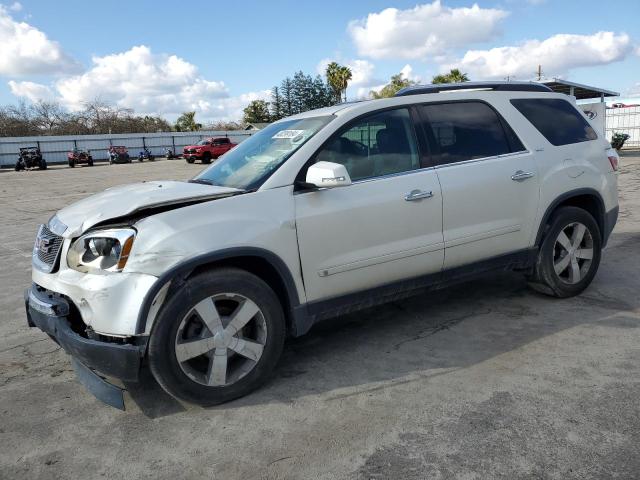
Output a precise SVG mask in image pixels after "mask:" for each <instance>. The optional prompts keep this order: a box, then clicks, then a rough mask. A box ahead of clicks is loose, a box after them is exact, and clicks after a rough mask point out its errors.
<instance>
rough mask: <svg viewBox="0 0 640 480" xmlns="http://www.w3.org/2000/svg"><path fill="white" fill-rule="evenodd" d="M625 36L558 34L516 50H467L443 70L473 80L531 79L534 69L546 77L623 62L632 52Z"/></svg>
mask: <svg viewBox="0 0 640 480" xmlns="http://www.w3.org/2000/svg"><path fill="white" fill-rule="evenodd" d="M632 48H633V47H632V45H631V39H630V38H629V36H628V35H627V34H624V33H623V34H615V33H613V32H597V33H594V34H593V35H571V34H564V33H563V34H558V35H553V36H552V37H549V38H547V39H546V40H542V41H540V40H528V41H526V42H524V43H523V44H521V45H519V46H510V47H497V48H492V49H490V50H469V51H468V52H467V53H466V54H465V55H464V57H463V58H462V59H461V60H459V61H457V62H455V63H451V64H448V65H444V66H443V71H448V70H449V69H450V68H460V69H461V70H462V71H463V72H465V73H468V74H469V76H470V77H471V78H473V79H474V80H480V79H489V78H503V77H506V76H512V77H513V76H515V77H519V78H523V79H525V78H532V77H533V76H534V72H535V70H536V69H537V67H538V65H542V70H543V72H544V73H545V74H546V76H548V77H556V76H561V75H562V74H565V73H566V72H568V71H569V70H571V69H573V68H578V67H587V66H593V65H604V64H607V63H611V62H616V61H618V60H622V59H624V58H625V57H626V56H627V55H628V54H629V53H630V52H631V50H632Z"/></svg>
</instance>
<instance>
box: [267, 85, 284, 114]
mask: <svg viewBox="0 0 640 480" xmlns="http://www.w3.org/2000/svg"><path fill="white" fill-rule="evenodd" d="M270 103H271V118H272V119H273V120H280V119H281V118H282V117H284V115H283V113H282V95H280V89H278V87H273V88H272V89H271V102H270Z"/></svg>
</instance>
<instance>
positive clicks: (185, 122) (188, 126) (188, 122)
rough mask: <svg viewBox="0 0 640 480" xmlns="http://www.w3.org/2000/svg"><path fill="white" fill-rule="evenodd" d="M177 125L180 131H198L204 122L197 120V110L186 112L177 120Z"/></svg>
mask: <svg viewBox="0 0 640 480" xmlns="http://www.w3.org/2000/svg"><path fill="white" fill-rule="evenodd" d="M175 127H176V131H178V132H197V131H198V130H200V129H201V128H202V124H201V123H197V122H196V112H184V113H183V114H182V115H180V116H179V117H178V120H176V125H175Z"/></svg>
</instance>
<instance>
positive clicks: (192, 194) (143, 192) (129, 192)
mask: <svg viewBox="0 0 640 480" xmlns="http://www.w3.org/2000/svg"><path fill="white" fill-rule="evenodd" d="M238 192H242V190H238V189H236V188H227V187H216V186H212V185H202V184H199V183H189V182H176V181H166V182H165V181H157V182H143V183H134V184H131V185H122V186H119V187H113V188H109V189H107V190H105V191H104V192H100V193H96V194H95V195H91V196H90V197H87V198H84V199H82V200H80V201H78V202H76V203H73V204H71V205H69V206H68V207H65V208H63V209H62V210H60V211H59V212H58V213H57V214H56V217H57V220H58V221H60V222H62V223H63V224H64V225H65V226H66V227H67V228H66V230H65V232H64V234H63V236H64V237H74V236H77V235H79V234H81V233H82V232H84V231H85V230H87V229H89V228H91V227H93V226H94V225H97V224H99V223H103V222H105V221H108V220H113V219H119V218H122V217H126V216H128V215H133V214H141V215H143V214H144V212H147V211H149V212H150V213H151V212H153V210H154V209H164V208H166V207H176V208H177V207H180V206H181V205H183V204H189V203H193V202H203V201H208V200H214V199H216V198H222V197H227V196H230V195H233V194H236V193H238ZM59 233H61V232H59Z"/></svg>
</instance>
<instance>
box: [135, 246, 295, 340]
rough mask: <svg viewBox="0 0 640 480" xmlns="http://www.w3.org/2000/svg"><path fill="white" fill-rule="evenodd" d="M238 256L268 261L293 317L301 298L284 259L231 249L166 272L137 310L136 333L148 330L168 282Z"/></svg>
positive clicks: (259, 250)
mask: <svg viewBox="0 0 640 480" xmlns="http://www.w3.org/2000/svg"><path fill="white" fill-rule="evenodd" d="M238 257H259V258H261V259H263V260H266V261H267V262H269V264H270V265H271V266H272V267H274V268H275V270H276V271H277V272H278V274H279V275H280V278H281V279H282V281H283V283H284V286H285V289H286V293H287V297H288V301H289V306H290V308H291V310H292V311H291V312H290V313H292V314H293V316H294V318H295V314H294V312H293V311H294V310H295V308H296V307H297V306H298V305H299V304H300V298H299V296H298V290H297V288H296V284H295V282H294V281H293V275H291V272H290V271H289V267H287V264H286V263H285V262H284V260H282V259H281V258H280V257H279V256H278V255H276V254H275V253H273V252H270V251H269V250H265V249H263V248H256V247H234V248H225V249H223V250H217V251H215V252H212V253H205V254H203V255H198V256H197V257H194V258H190V259H188V260H185V261H183V262H181V263H179V264H177V265H175V266H173V267H172V268H170V269H169V270H167V271H166V272H165V273H163V274H162V275H161V276H160V277H159V278H158V280H156V282H155V283H154V284H153V285H152V287H151V289H150V290H149V291H148V292H147V294H146V295H145V297H144V300H143V301H142V306H141V308H140V311H139V312H138V320H137V322H136V334H137V335H141V334H143V333H144V332H145V330H146V328H147V317H148V316H149V310H150V309H151V304H152V303H153V300H154V298H155V297H156V295H157V294H158V292H160V289H162V287H163V286H164V285H166V284H167V282H169V281H172V280H174V279H176V278H178V279H181V280H183V279H185V278H186V277H188V276H189V274H191V272H193V270H195V269H196V268H197V267H200V266H202V265H207V264H209V263H214V262H217V261H220V260H230V259H233V258H238ZM283 307H284V305H283Z"/></svg>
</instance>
